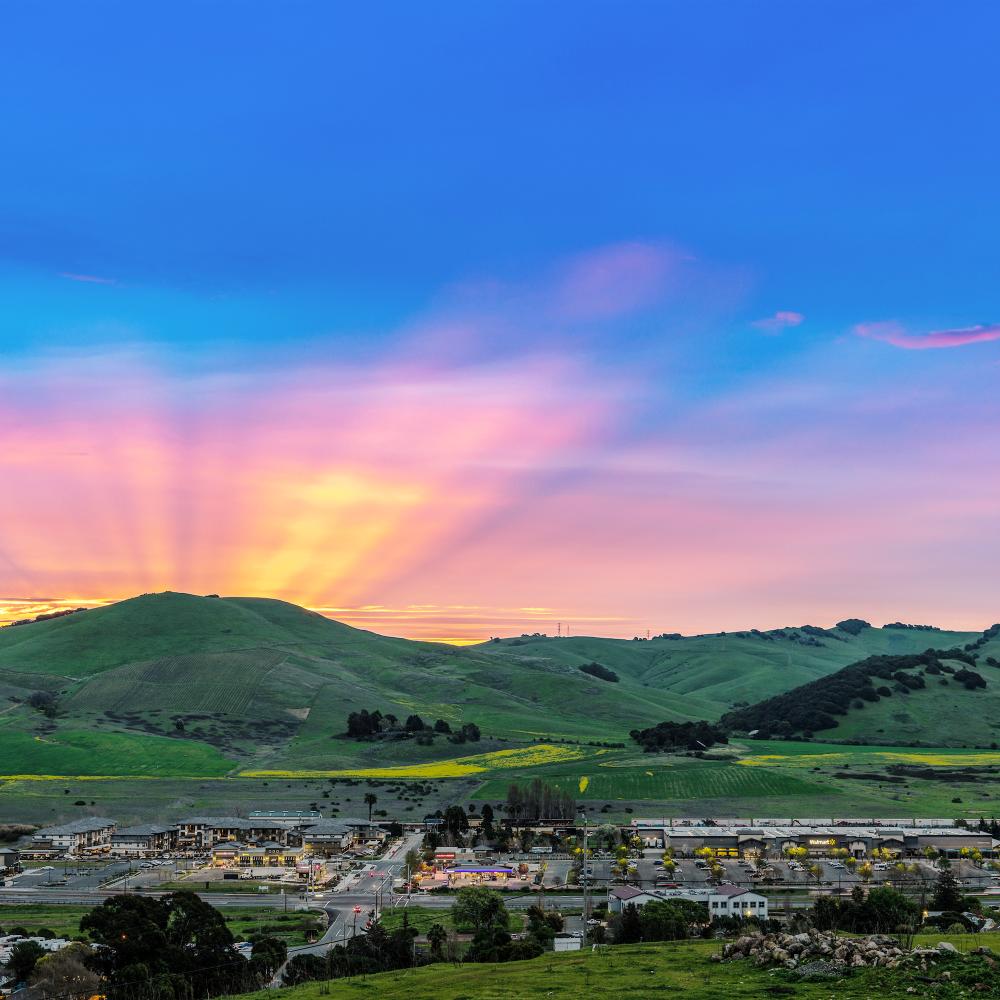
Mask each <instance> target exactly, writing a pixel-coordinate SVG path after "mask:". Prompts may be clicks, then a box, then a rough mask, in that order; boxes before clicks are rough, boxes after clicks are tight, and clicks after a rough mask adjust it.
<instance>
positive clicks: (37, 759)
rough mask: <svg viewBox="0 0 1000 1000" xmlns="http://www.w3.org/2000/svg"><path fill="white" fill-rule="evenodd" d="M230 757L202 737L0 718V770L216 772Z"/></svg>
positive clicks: (138, 774)
mask: <svg viewBox="0 0 1000 1000" xmlns="http://www.w3.org/2000/svg"><path fill="white" fill-rule="evenodd" d="M232 766H233V764H232V761H229V760H227V759H226V758H225V757H223V756H222V754H221V753H220V752H219V751H218V750H216V749H215V747H212V746H209V745H207V744H204V743H195V742H192V741H188V740H172V739H168V738H167V737H163V736H145V735H142V734H139V733H130V732H125V731H100V730H98V731H94V730H87V729H82V728H69V727H68V726H67V727H59V728H58V729H56V730H55V731H53V732H51V733H44V734H43V733H35V734H34V735H32V734H31V733H29V732H24V731H23V730H19V729H17V728H16V727H15V726H14V725H13V724H12V723H11V722H3V723H0V776H2V775H19V774H32V775H56V776H61V775H71V776H92V775H130V776H134V777H142V776H146V775H148V776H153V777H155V776H160V775H176V776H184V777H206V778H208V777H217V776H221V775H223V774H226V773H227V772H228V771H230V770H231V769H232Z"/></svg>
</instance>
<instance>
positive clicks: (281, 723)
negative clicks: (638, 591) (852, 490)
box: [0, 592, 1000, 777]
mask: <svg viewBox="0 0 1000 1000" xmlns="http://www.w3.org/2000/svg"><path fill="white" fill-rule="evenodd" d="M977 636H978V633H942V632H935V633H934V634H933V637H930V636H929V635H928V633H926V632H921V631H917V630H909V629H901V628H897V629H893V628H885V629H876V628H865V629H862V630H860V631H857V632H856V633H855V632H853V631H852V630H850V629H849V628H848V629H846V630H845V629H841V628H835V629H829V630H821V629H815V628H809V627H806V628H798V629H784V630H775V631H772V632H768V633H760V632H756V631H754V632H743V633H730V634H728V635H727V634H720V635H709V636H695V637H689V638H666V637H664V638H657V639H653V640H650V641H642V642H640V641H634V642H633V641H625V640H615V639H600V638H587V637H574V638H568V639H550V638H545V637H541V636H528V637H520V638H513V639H504V640H500V641H494V642H490V643H484V644H482V645H480V646H474V647H465V648H457V647H452V646H447V645H440V644H432V643H421V642H414V641H410V640H406V639H396V638H389V637H386V636H381V635H376V634H374V633H371V632H366V631H362V630H359V629H355V628H351V627H349V626H347V625H343V624H341V623H339V622H335V621H332V620H330V619H328V618H325V617H323V616H321V615H318V614H316V613H314V612H310V611H307V610H305V609H304V608H300V607H297V606H295V605H292V604H288V603H285V602H282V601H276V600H268V599H262V598H217V597H197V596H193V595H190V594H178V593H169V592H168V593H163V594H148V595H143V596H141V597H136V598H132V599H130V600H127V601H122V602H120V603H117V604H113V605H109V606H107V607H103V608H98V609H95V610H91V611H85V612H79V613H77V614H72V615H68V616H65V617H60V618H55V619H50V620H47V621H41V622H37V623H32V624H28V625H19V626H15V627H8V628H4V629H0V699H2V707H0V776H3V775H12V774H34V775H68V774H72V775H78V776H79V775H119V774H120V775H138V776H143V775H148V776H153V775H159V776H171V775H176V776H184V777H201V776H204V777H214V776H219V775H223V774H229V773H240V772H242V771H245V770H248V769H255V770H261V769H268V768H271V769H274V770H275V771H282V770H286V771H297V770H303V771H317V770H324V769H337V768H344V767H353V766H365V767H379V766H382V767H385V766H389V765H392V764H399V763H411V762H421V761H433V760H436V759H442V758H446V757H457V756H461V755H462V754H468V753H481V752H488V751H490V750H495V749H501V748H503V747H506V746H511V745H517V744H524V743H533V742H539V741H541V740H550V741H551V740H572V741H585V742H587V741H589V742H607V741H612V742H620V741H623V740H625V739H627V733H628V732H629V730H631V729H633V728H637V727H642V726H646V725H651V724H655V723H656V722H661V721H664V720H675V721H682V720H686V719H698V718H709V719H715V718H718V717H719V716H720V715H721V714H722V713H723V712H725V711H727V710H729V709H731V708H732V707H733V706H734V705H738V704H740V703H743V704H745V703H748V702H751V701H757V700H759V699H761V698H766V697H768V696H771V695H774V694H777V693H780V692H782V691H786V690H788V689H789V688H792V687H795V686H796V685H798V684H801V683H803V682H807V681H810V680H815V679H817V678H821V677H825V676H828V675H830V674H832V673H835V672H836V671H837V670H839V669H840V668H842V667H843V666H845V665H846V664H849V663H853V662H855V661H857V660H859V659H862V658H864V657H866V656H870V655H873V654H882V653H894V654H898V653H908V652H915V651H918V650H923V649H925V648H927V646H928V645H929V644H934V645H958V644H964V643H966V642H969V641H972V640H974V639H975V638H976V637H977ZM593 662H596V663H599V664H600V665H601V666H602V667H603V668H605V671H608V670H610V671H612V673H613V674H614V675H616V676H617V680H615V681H609V680H606V679H601V678H600V677H594V676H590V675H588V674H587V673H584V672H583V671H582V670H581V669H580V667H581V666H584V665H586V664H590V663H593ZM998 673H1000V672H998ZM38 692H48V693H49V694H51V695H52V696H53V697H54V698H55V706H56V707H55V711H54V712H51V711H50V712H48V714H46V712H45V711H40V710H39V709H38V708H33V707H31V705H30V704H29V703H28V701H29V699H30V698H31V696H32V695H33V694H35V695H36V698H35V700H36V702H37V701H39V698H38V695H37V693H38ZM41 701H44V698H42V699H41ZM43 707H44V706H43ZM361 709H369V710H374V709H379V710H380V711H381V712H382V713H383V714H385V713H389V712H391V713H393V714H395V715H396V716H398V717H399V718H400V719H405V718H406V717H407V716H408V715H410V714H412V713H418V714H420V715H421V716H422V717H423V718H424V719H425V720H427V721H429V722H433V721H434V720H436V719H439V718H440V719H444V720H446V721H447V722H449V724H451V725H452V726H453V727H455V726H456V724H461V723H463V722H474V723H475V724H476V725H477V726H479V728H480V729H481V731H482V735H483V739H482V741H481V742H480V743H478V744H475V745H474V746H473V747H471V748H470V747H469V746H464V747H458V746H455V745H453V744H452V743H450V742H448V741H447V739H446V738H444V737H438V738H435V739H434V741H433V743H432V745H421V744H419V743H418V742H417V741H416V740H412V739H411V740H394V741H381V742H358V741H355V740H347V739H344V738H342V737H341V734H343V733H344V730H345V724H346V718H347V715H348V713H350V712H356V711H360V710H361ZM424 742H425V743H426V741H424Z"/></svg>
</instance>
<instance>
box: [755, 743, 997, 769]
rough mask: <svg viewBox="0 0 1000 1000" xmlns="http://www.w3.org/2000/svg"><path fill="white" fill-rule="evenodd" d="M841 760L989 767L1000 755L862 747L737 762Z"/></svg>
mask: <svg viewBox="0 0 1000 1000" xmlns="http://www.w3.org/2000/svg"><path fill="white" fill-rule="evenodd" d="M841 761H854V762H862V763H863V762H868V763H870V764H876V763H886V764H925V765H927V766H928V767H985V766H987V765H989V764H1000V752H991V751H984V752H978V753H977V752H975V751H972V752H969V751H966V750H955V751H948V750H936V751H935V750H926V751H922V750H876V749H872V748H867V747H866V748H863V749H862V748H858V749H857V750H844V751H842V752H833V753H797V754H780V753H766V754H753V755H751V756H749V757H743V758H742V759H740V760H738V761H737V762H736V763H737V764H741V765H743V766H744V767H766V766H767V765H768V764H782V765H784V766H786V767H815V766H817V765H819V764H838V763H840V762H841Z"/></svg>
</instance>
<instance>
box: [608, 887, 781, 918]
mask: <svg viewBox="0 0 1000 1000" xmlns="http://www.w3.org/2000/svg"><path fill="white" fill-rule="evenodd" d="M670 899H687V900H690V901H691V902H694V903H704V904H705V909H706V910H707V912H708V915H709V917H710V918H712V919H715V918H719V917H743V918H748V917H757V918H758V919H759V920H766V919H767V915H768V907H767V897H766V896H762V895H761V894H760V893H758V892H753V891H751V890H750V889H740V888H739V887H738V886H735V885H720V886H716V887H713V888H710V889H637V888H636V887H635V886H632V885H621V886H616V887H615V888H614V889H611V890H609V891H608V910H609V912H611V913H621V911H622V910H624V909H625V907H626V906H634V907H636V908H637V909H638V908H640V907H643V906H645V905H646V904H647V903H651V902H654V901H657V900H659V901H666V900H670Z"/></svg>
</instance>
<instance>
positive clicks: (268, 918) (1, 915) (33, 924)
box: [0, 903, 326, 945]
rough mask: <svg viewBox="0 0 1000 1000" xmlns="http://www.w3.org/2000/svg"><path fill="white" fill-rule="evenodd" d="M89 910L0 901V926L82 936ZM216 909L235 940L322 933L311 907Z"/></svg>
mask: <svg viewBox="0 0 1000 1000" xmlns="http://www.w3.org/2000/svg"><path fill="white" fill-rule="evenodd" d="M90 909H91V908H90V907H88V906H72V905H57V904H52V905H48V904H41V903H38V904H35V903H31V904H24V905H19V904H14V905H4V904H0V927H2V928H3V929H4V930H5V931H6V930H7V929H8V928H10V927H24V928H25V929H26V930H27V931H29V932H30V933H35V932H36V931H38V930H40V929H42V928H47V929H48V930H50V931H53V932H54V933H55V935H56V937H64V938H74V937H80V936H84V937H85V936H86V935H81V933H80V919H81V918H82V917H83V915H84V914H85V913H89V912H90ZM220 912H221V913H222V916H223V919H224V920H225V921H226V925H227V926H228V927H229V929H230V931H232V934H233V936H234V937H235V938H236V940H237V941H242V940H246V939H247V938H249V937H251V936H252V935H254V934H270V935H272V936H274V937H280V938H281V939H282V940H283V941H285V942H287V943H288V944H289V945H299V944H305V943H306V941H307V932H308V931H309V930H314V931H315V930H317V929H319V931H320V933H322V930H323V929H325V927H326V916H325V914H322V913H320V912H317V911H313V910H296V911H295V912H293V913H280V912H276V911H275V910H274V909H273V908H272V907H256V906H246V907H243V906H231V907H230V906H227V907H226V908H225V909H224V910H221V911H220Z"/></svg>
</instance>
